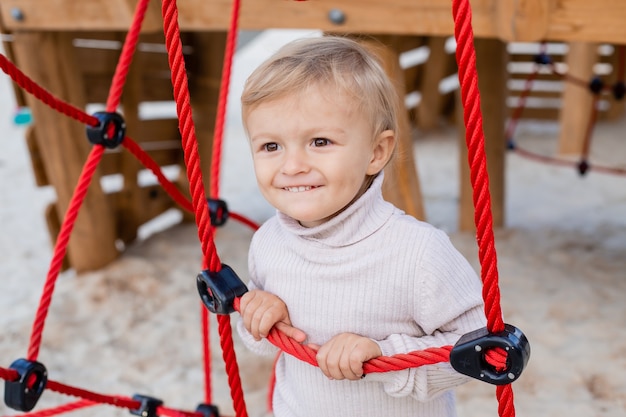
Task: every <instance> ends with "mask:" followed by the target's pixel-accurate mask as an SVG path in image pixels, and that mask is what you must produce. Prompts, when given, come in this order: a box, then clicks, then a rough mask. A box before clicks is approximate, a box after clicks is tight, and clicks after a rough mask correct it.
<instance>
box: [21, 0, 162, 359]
mask: <svg viewBox="0 0 626 417" xmlns="http://www.w3.org/2000/svg"><path fill="white" fill-rule="evenodd" d="M148 1H149V0H141V1H140V2H139V3H138V5H137V12H138V13H137V14H136V15H135V17H134V19H133V24H132V27H131V30H129V32H128V35H127V37H126V42H125V43H124V47H123V49H122V53H121V56H120V60H119V63H118V66H117V67H116V69H115V75H114V77H113V79H114V81H113V86H112V87H111V91H112V92H113V93H114V94H117V96H113V97H111V96H110V97H109V99H108V100H107V106H108V107H109V108H107V111H113V110H114V109H115V108H116V107H117V104H118V102H119V97H120V95H121V85H122V84H123V83H124V81H125V79H126V74H127V73H128V69H129V67H130V62H131V60H132V56H133V53H134V51H135V46H136V44H137V39H138V37H139V29H140V28H141V23H142V21H143V17H144V15H145V9H146V7H147V2H148ZM22 80H23V81H25V82H26V84H29V81H30V79H28V77H26V78H23V79H22ZM30 86H31V87H33V88H32V91H33V92H34V93H38V94H39V95H41V97H45V98H46V99H47V100H49V102H50V103H51V104H54V105H59V104H60V103H61V102H60V100H58V99H56V98H54V97H53V96H52V95H51V94H49V93H47V94H42V92H43V91H45V90H43V89H42V88H40V87H38V86H36V85H35V84H34V83H32V81H31V82H30ZM59 107H62V108H66V109H68V110H72V111H71V114H70V115H71V116H72V117H75V118H76V119H77V120H79V119H85V120H87V118H85V117H84V112H82V111H80V110H78V111H77V109H75V108H72V107H71V106H69V105H62V106H59ZM93 119H95V118H93V117H91V118H90V119H89V120H88V121H89V122H90V123H93ZM97 124H98V122H97V119H96V123H95V124H91V126H96V125H97ZM103 154H104V147H103V146H94V147H92V149H91V152H90V154H89V157H88V158H87V161H86V163H85V166H84V167H83V170H82V172H81V174H80V177H79V180H78V184H77V185H76V189H75V191H74V194H73V195H72V198H71V200H70V204H69V206H68V209H67V212H66V213H65V217H64V220H63V224H62V225H61V230H60V232H59V236H58V237H57V240H56V243H55V246H54V251H53V256H52V260H51V261H50V268H49V270H48V275H47V277H46V281H45V284H44V289H43V294H42V296H41V299H40V302H39V308H38V309H37V314H36V316H35V321H34V322H33V329H32V332H31V338H30V345H29V348H28V359H29V360H37V356H38V355H39V348H40V346H41V338H42V334H43V330H44V325H45V320H46V317H47V315H48V309H49V307H50V303H51V301H52V294H53V292H54V286H55V284H56V280H57V278H58V276H59V273H60V272H61V267H62V265H63V259H64V258H65V255H66V253H67V245H68V243H69V240H70V235H71V233H72V230H73V228H74V224H75V223H76V218H77V217H78V212H79V210H80V207H81V206H82V204H83V201H84V199H85V196H86V195H87V190H88V188H89V184H91V181H92V179H93V175H94V173H95V171H96V168H97V167H98V164H99V163H100V160H101V159H102V155H103Z"/></svg>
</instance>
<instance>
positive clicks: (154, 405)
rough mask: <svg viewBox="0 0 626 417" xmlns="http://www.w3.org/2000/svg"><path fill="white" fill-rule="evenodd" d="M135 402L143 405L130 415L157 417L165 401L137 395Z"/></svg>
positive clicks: (134, 396)
mask: <svg viewBox="0 0 626 417" xmlns="http://www.w3.org/2000/svg"><path fill="white" fill-rule="evenodd" d="M133 400H135V401H139V402H140V403H141V405H140V406H139V408H135V409H132V410H130V413H131V414H133V415H135V416H141V417H157V416H158V414H157V410H158V408H159V407H160V406H161V405H163V401H161V400H159V399H158V398H154V397H149V396H147V395H141V394H135V395H133Z"/></svg>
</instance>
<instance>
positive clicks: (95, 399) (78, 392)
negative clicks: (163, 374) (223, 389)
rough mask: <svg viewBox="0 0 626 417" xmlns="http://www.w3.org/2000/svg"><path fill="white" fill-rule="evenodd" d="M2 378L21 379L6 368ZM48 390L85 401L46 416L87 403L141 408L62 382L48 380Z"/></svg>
mask: <svg viewBox="0 0 626 417" xmlns="http://www.w3.org/2000/svg"><path fill="white" fill-rule="evenodd" d="M0 378H2V379H5V380H7V381H16V380H17V379H18V378H19V375H18V373H17V371H15V370H13V369H6V368H1V367H0ZM46 389H49V390H50V391H54V392H57V393H59V394H64V395H68V396H73V397H78V398H81V399H82V400H84V401H82V402H81V401H79V402H76V403H73V404H74V406H72V405H71V404H68V405H66V406H61V407H57V408H56V410H57V411H56V412H54V413H53V412H52V410H48V411H47V413H46V414H45V415H54V414H59V413H62V412H66V411H71V407H75V405H76V404H81V405H82V407H86V406H89V405H90V404H87V403H91V404H92V405H95V404H96V403H97V404H107V405H111V406H114V407H119V408H127V409H129V410H137V409H138V408H139V407H140V406H141V402H139V401H136V400H133V399H132V398H128V397H123V396H118V395H105V394H98V393H96V392H93V391H88V390H85V389H82V388H77V387H73V386H71V385H66V384H63V383H61V382H57V381H53V380H48V382H47V383H46ZM75 408H76V407H75ZM53 410H54V409H53ZM158 411H159V415H164V416H189V417H202V415H201V414H199V413H196V412H188V411H182V410H176V409H172V408H168V407H164V406H160V407H159V408H158Z"/></svg>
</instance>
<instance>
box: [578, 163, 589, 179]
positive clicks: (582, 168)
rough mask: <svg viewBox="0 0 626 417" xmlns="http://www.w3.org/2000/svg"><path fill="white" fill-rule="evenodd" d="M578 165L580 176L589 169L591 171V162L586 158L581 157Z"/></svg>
mask: <svg viewBox="0 0 626 417" xmlns="http://www.w3.org/2000/svg"><path fill="white" fill-rule="evenodd" d="M577 167H578V173H579V174H580V176H581V177H584V176H585V174H586V173H587V171H589V162H587V160H586V159H581V160H580V162H578V165H577Z"/></svg>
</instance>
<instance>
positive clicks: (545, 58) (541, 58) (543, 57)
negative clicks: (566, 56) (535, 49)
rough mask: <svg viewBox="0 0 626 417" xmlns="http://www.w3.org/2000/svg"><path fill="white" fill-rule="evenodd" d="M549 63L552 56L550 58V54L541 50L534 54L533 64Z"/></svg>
mask: <svg viewBox="0 0 626 417" xmlns="http://www.w3.org/2000/svg"><path fill="white" fill-rule="evenodd" d="M551 63H552V58H550V55H548V54H546V53H545V52H541V53H539V54H537V55H535V64H539V65H549V64H551Z"/></svg>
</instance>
